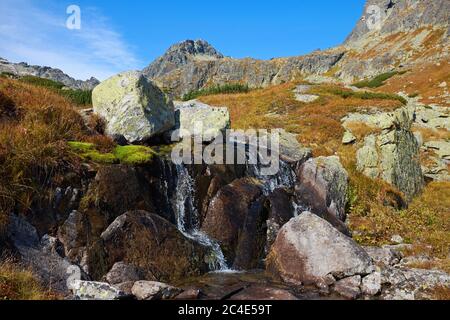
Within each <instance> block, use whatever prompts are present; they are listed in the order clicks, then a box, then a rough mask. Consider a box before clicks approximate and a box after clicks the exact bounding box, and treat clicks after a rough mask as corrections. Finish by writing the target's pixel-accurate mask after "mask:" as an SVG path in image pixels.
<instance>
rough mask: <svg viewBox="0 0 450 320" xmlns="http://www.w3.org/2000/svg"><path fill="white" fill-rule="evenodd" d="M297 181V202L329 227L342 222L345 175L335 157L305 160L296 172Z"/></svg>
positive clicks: (346, 177)
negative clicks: (329, 224) (323, 219)
mask: <svg viewBox="0 0 450 320" xmlns="http://www.w3.org/2000/svg"><path fill="white" fill-rule="evenodd" d="M297 179H298V182H297V185H296V187H295V193H296V196H297V198H298V199H299V203H302V204H304V205H305V206H307V207H310V208H311V210H312V211H313V212H314V213H316V214H318V215H321V216H322V217H323V218H325V219H326V220H329V221H330V222H332V223H333V224H335V220H336V221H341V222H342V221H345V219H346V214H345V206H346V204H347V191H348V174H347V172H346V171H345V169H344V167H343V166H342V164H341V163H340V161H339V158H338V157H335V156H333V157H319V158H314V159H309V160H308V161H306V162H305V163H304V164H303V165H301V166H300V168H299V169H298V170H297ZM333 218H334V219H333ZM336 223H337V222H336Z"/></svg>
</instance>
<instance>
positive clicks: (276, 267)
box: [267, 212, 374, 285]
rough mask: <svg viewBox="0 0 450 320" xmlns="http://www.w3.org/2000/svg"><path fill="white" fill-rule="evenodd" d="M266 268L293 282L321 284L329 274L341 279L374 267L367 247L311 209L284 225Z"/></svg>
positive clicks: (360, 273)
mask: <svg viewBox="0 0 450 320" xmlns="http://www.w3.org/2000/svg"><path fill="white" fill-rule="evenodd" d="M267 268H268V270H269V271H270V272H272V273H274V274H275V275H277V276H279V277H280V278H281V279H283V280H284V281H285V282H287V283H290V284H293V285H299V284H302V283H304V284H317V283H321V282H324V281H325V279H326V277H327V276H329V275H330V274H331V275H333V276H334V277H336V278H337V279H342V278H344V277H351V276H354V275H367V274H369V273H371V272H372V271H373V270H374V267H373V265H372V259H370V257H369V256H368V255H367V253H366V252H365V251H364V249H362V248H361V247H359V246H358V245H357V244H356V242H354V241H353V240H352V239H351V238H349V237H347V236H345V235H343V234H342V233H341V232H339V231H337V230H336V229H335V228H334V227H333V226H332V225H331V224H329V223H328V222H326V221H325V220H323V219H321V218H320V217H318V216H316V215H314V214H312V213H309V212H304V213H302V214H301V215H300V216H298V217H296V218H294V219H292V220H291V221H289V222H288V223H287V224H285V225H284V226H283V228H282V229H281V231H280V232H279V234H278V237H277V239H276V241H275V243H274V245H273V246H272V250H271V253H270V255H269V257H268V259H267Z"/></svg>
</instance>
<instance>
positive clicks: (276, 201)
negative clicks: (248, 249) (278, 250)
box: [265, 188, 296, 253]
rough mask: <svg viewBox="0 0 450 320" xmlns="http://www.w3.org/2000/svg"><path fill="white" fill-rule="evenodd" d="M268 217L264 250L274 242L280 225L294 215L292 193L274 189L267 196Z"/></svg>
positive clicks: (268, 248)
mask: <svg viewBox="0 0 450 320" xmlns="http://www.w3.org/2000/svg"><path fill="white" fill-rule="evenodd" d="M267 200H268V201H267V205H268V207H269V217H268V219H267V243H266V250H265V251H266V252H267V253H268V252H269V251H270V247H271V246H272V244H273V243H274V242H275V239H276V238H277V235H278V232H279V231H280V229H281V227H283V226H284V225H285V224H286V223H288V222H289V220H291V219H292V218H293V217H294V215H295V213H296V212H295V211H296V210H295V208H294V206H293V194H291V193H290V192H289V191H288V190H286V189H281V188H279V189H276V190H274V191H273V192H272V193H271V194H270V195H269V196H268V197H267Z"/></svg>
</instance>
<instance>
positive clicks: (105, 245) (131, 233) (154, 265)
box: [90, 211, 208, 281]
mask: <svg viewBox="0 0 450 320" xmlns="http://www.w3.org/2000/svg"><path fill="white" fill-rule="evenodd" d="M101 240H102V241H101V244H100V245H99V247H98V248H97V249H96V252H93V253H92V254H93V256H96V257H97V258H96V259H92V260H93V261H91V266H90V269H96V270H99V269H101V266H102V265H105V266H106V267H107V270H106V272H107V271H108V270H109V269H110V268H111V267H112V266H113V265H114V264H115V263H116V262H124V263H126V264H128V265H131V266H134V267H136V268H138V269H140V270H141V271H142V272H143V274H144V277H145V278H144V279H146V280H157V281H176V280H179V279H182V278H185V277H192V276H199V275H201V274H203V273H205V272H206V271H208V266H207V264H206V262H205V261H206V256H207V250H206V248H205V247H203V246H202V245H200V244H198V243H196V242H194V241H193V240H190V239H187V238H186V237H185V236H184V235H183V234H182V233H181V232H180V231H179V230H178V229H177V228H176V227H175V226H174V225H172V224H171V223H169V222H168V221H166V220H165V219H163V218H161V217H160V216H158V215H155V214H152V213H148V212H145V211H129V212H127V213H125V214H123V215H121V216H119V217H118V218H117V219H116V220H114V222H113V223H112V224H111V225H110V226H109V227H108V228H107V229H106V230H105V231H104V232H103V233H102V235H101ZM94 253H96V255H94ZM106 272H105V273H106Z"/></svg>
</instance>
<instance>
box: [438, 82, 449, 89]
mask: <svg viewBox="0 0 450 320" xmlns="http://www.w3.org/2000/svg"><path fill="white" fill-rule="evenodd" d="M439 88H447V82H445V81H444V82H441V83H440V84H439Z"/></svg>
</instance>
